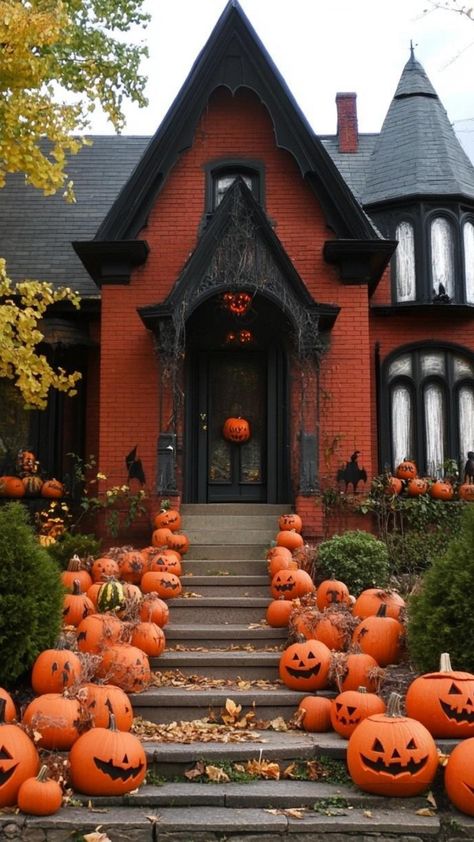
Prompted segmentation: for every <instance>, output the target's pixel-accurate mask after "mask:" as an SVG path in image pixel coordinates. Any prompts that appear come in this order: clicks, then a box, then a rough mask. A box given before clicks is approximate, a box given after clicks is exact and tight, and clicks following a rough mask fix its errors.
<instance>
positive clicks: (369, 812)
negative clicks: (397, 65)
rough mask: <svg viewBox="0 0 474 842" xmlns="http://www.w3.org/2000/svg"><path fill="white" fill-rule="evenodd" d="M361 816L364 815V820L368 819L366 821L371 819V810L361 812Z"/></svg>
mask: <svg viewBox="0 0 474 842" xmlns="http://www.w3.org/2000/svg"><path fill="white" fill-rule="evenodd" d="M363 814H364V816H366V818H368V819H371V818H372V811H371V810H364V811H363Z"/></svg>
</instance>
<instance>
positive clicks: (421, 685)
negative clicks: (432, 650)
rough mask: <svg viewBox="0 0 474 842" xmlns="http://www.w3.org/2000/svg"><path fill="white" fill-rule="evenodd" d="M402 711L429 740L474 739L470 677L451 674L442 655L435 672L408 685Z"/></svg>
mask: <svg viewBox="0 0 474 842" xmlns="http://www.w3.org/2000/svg"><path fill="white" fill-rule="evenodd" d="M406 710H407V714H408V716H412V717H413V718H414V719H418V720H419V721H420V722H422V723H423V725H425V726H426V728H428V731H429V732H430V733H431V734H432V735H433V737H443V738H449V737H452V738H454V739H463V738H465V737H474V675H471V673H469V672H457V671H454V670H453V669H452V668H451V661H450V658H449V655H448V653H447V652H443V654H442V655H441V658H440V666H439V672H431V673H426V674H425V675H420V676H418V678H415V680H414V681H412V683H411V684H410V686H409V688H408V690H407V695H406Z"/></svg>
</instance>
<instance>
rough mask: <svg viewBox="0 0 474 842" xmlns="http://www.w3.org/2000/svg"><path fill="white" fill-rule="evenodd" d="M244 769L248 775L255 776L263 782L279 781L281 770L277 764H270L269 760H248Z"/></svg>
mask: <svg viewBox="0 0 474 842" xmlns="http://www.w3.org/2000/svg"><path fill="white" fill-rule="evenodd" d="M245 769H246V771H247V772H248V773H249V774H250V775H255V776H256V777H259V778H264V779H265V780H271V781H279V780H280V774H281V769H280V767H279V765H278V763H272V762H271V761H269V760H263V759H259V760H257V759H255V760H248V761H247V763H246V764H245Z"/></svg>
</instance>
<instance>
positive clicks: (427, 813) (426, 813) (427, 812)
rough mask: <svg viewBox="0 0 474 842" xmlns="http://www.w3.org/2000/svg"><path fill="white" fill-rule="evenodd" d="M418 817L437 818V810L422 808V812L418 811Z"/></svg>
mask: <svg viewBox="0 0 474 842" xmlns="http://www.w3.org/2000/svg"><path fill="white" fill-rule="evenodd" d="M416 815H417V816H436V810H430V808H429V807H422V808H421V810H417V811H416Z"/></svg>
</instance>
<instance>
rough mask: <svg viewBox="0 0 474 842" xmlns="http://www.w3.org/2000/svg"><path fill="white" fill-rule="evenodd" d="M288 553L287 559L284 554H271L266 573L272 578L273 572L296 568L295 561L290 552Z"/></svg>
mask: <svg viewBox="0 0 474 842" xmlns="http://www.w3.org/2000/svg"><path fill="white" fill-rule="evenodd" d="M282 549H283V547H282ZM288 552H289V550H288ZM289 555H290V559H289V560H288V559H287V558H286V556H282V555H276V556H273V558H272V560H271V561H269V562H268V573H269V575H270V577H271V578H272V579H273V577H274V576H275V574H276V573H278V571H279V570H298V564H297V562H296V561H294V560H293V559H292V557H291V553H290V552H289Z"/></svg>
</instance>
